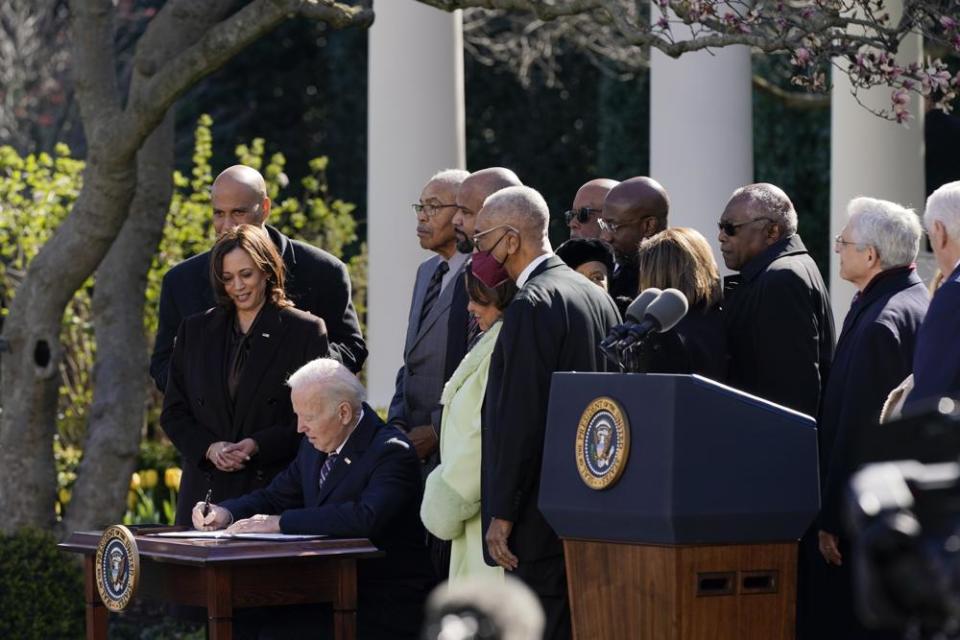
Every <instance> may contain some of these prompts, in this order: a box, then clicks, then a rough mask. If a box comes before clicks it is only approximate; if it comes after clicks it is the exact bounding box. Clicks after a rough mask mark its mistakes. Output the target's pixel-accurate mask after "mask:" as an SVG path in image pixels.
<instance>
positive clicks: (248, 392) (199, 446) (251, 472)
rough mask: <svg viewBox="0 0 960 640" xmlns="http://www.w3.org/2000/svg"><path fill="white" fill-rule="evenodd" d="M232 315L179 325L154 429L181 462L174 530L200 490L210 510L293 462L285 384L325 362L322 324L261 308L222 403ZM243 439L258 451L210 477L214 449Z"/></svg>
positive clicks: (293, 434)
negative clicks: (209, 455)
mask: <svg viewBox="0 0 960 640" xmlns="http://www.w3.org/2000/svg"><path fill="white" fill-rule="evenodd" d="M232 314H233V312H232V311H227V310H225V309H223V308H221V307H214V308H213V309H210V310H209V311H206V312H205V313H200V314H196V315H193V316H190V317H189V318H187V319H186V320H184V322H183V323H182V324H181V325H180V331H179V333H178V334H177V343H176V347H175V348H174V352H173V359H172V360H171V366H170V376H169V383H168V385H167V393H166V395H165V396H164V399H163V412H162V413H161V414H160V425H161V426H162V427H163V430H164V431H165V432H166V433H167V436H169V437H170V440H171V441H172V442H173V444H174V445H175V446H176V447H177V450H178V451H179V452H180V455H181V456H183V477H182V479H181V481H180V495H179V498H178V499H177V524H190V511H191V510H192V509H193V505H194V504H196V503H197V501H199V500H203V499H204V496H205V495H206V492H207V490H208V489H211V490H212V491H213V499H214V500H216V501H217V502H220V501H221V500H224V499H226V498H232V497H235V496H239V495H242V494H244V493H246V492H248V491H251V490H253V489H255V488H257V487H263V486H266V485H267V483H268V482H270V480H271V479H272V478H273V477H274V476H275V475H276V474H277V473H278V472H279V471H280V470H281V469H283V468H284V467H286V466H287V464H288V463H289V462H290V460H291V459H293V456H294V455H295V454H296V451H297V445H298V443H299V440H300V435H299V434H298V433H297V421H296V416H295V415H294V413H293V407H292V406H291V404H290V388H289V387H287V385H286V381H287V378H288V377H289V376H290V374H291V373H293V372H294V371H296V370H297V369H299V368H300V367H301V366H302V365H304V364H306V363H307V362H309V361H310V360H313V359H314V358H318V357H321V356H329V355H330V350H329V347H328V344H327V336H326V333H325V330H324V327H323V321H322V320H320V319H319V318H316V317H314V316H312V315H310V314H309V313H306V312H303V311H299V310H297V309H294V308H291V307H288V308H286V309H278V308H277V307H275V306H273V305H272V304H267V305H266V306H265V307H264V309H263V311H262V312H261V314H260V318H259V319H258V320H257V323H256V325H255V326H254V327H253V332H252V333H251V335H250V338H249V340H251V343H250V352H249V355H248V356H247V361H246V364H245V365H244V369H243V373H242V374H241V376H240V380H239V383H238V386H237V391H236V394H235V397H236V400H235V402H231V401H230V395H229V392H228V390H227V384H226V379H225V373H226V371H225V367H224V352H225V350H226V340H227V335H228V332H229V331H232V328H231V326H230V319H231V317H232ZM247 437H251V438H253V439H254V440H256V441H257V445H258V446H259V448H260V450H259V451H258V452H257V454H256V455H254V456H253V457H252V458H251V460H250V463H249V464H248V465H247V467H246V468H245V469H244V470H242V471H234V472H224V471H219V470H217V468H216V467H214V466H213V465H212V464H211V463H210V462H209V461H208V460H207V459H206V457H205V454H206V451H207V448H208V447H209V446H210V445H211V444H212V443H214V442H217V441H219V440H226V441H229V442H238V441H240V440H242V439H244V438H247Z"/></svg>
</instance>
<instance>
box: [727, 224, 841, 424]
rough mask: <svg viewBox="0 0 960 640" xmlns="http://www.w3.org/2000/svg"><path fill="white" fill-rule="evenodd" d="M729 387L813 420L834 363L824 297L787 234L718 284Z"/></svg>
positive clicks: (811, 267) (799, 244) (805, 256)
mask: <svg viewBox="0 0 960 640" xmlns="http://www.w3.org/2000/svg"><path fill="white" fill-rule="evenodd" d="M725 289H726V291H725V293H724V303H723V310H724V324H725V326H726V331H727V348H728V349H729V350H730V377H729V383H730V385H731V386H733V387H736V388H738V389H742V390H744V391H746V392H748V393H752V394H754V395H757V396H760V397H761V398H765V399H767V400H770V401H772V402H776V403H777V404H781V405H783V406H785V407H789V408H791V409H795V410H797V411H801V412H803V413H805V414H807V415H809V416H816V415H817V409H818V407H819V406H820V394H821V392H822V390H823V385H824V384H825V383H826V380H827V376H828V374H829V372H830V362H831V360H832V359H833V339H834V330H833V312H832V311H831V310H830V294H829V293H827V287H826V286H825V285H824V284H823V278H822V277H821V276H820V271H819V270H818V269H817V265H816V263H815V262H814V261H813V258H811V257H810V254H809V253H807V249H806V247H805V246H803V241H801V240H800V236H798V235H792V236H789V237H787V238H784V239H782V240H780V241H779V242H777V243H775V244H773V245H771V246H770V247H768V248H767V249H766V251H764V252H763V253H761V254H760V255H758V256H756V257H754V258H753V259H751V260H750V261H749V262H747V264H746V265H744V267H743V269H742V270H741V271H740V273H739V274H737V275H735V276H730V277H728V278H726V279H725Z"/></svg>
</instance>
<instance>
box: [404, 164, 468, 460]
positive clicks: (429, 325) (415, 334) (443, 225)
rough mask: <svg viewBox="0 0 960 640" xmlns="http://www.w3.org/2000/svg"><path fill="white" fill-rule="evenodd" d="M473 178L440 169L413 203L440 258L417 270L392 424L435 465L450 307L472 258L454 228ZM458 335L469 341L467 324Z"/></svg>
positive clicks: (422, 232)
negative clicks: (460, 198)
mask: <svg viewBox="0 0 960 640" xmlns="http://www.w3.org/2000/svg"><path fill="white" fill-rule="evenodd" d="M468 175H469V174H468V173H467V172H466V171H461V170H458V169H448V170H446V171H441V172H440V173H438V174H436V175H435V176H433V177H432V178H430V180H429V182H427V184H426V186H425V187H424V188H423V191H422V192H421V193H420V202H418V203H417V204H415V205H413V207H414V209H415V210H416V211H417V236H418V237H419V239H420V246H421V247H423V248H424V249H428V250H430V251H433V252H434V253H435V254H436V255H434V256H432V257H430V258H429V259H427V260H426V261H425V262H423V263H422V264H421V265H420V267H419V268H418V269H417V279H416V284H415V285H414V287H413V300H412V301H411V303H410V315H409V318H408V320H407V338H406V341H405V343H404V348H403V366H402V367H400V370H399V371H398V372H397V386H396V392H395V393H394V396H393V400H392V401H391V403H390V411H389V414H388V416H387V422H388V423H390V424H395V425H397V426H398V427H400V428H401V429H403V430H404V431H406V432H407V435H408V436H409V438H410V440H411V441H412V442H413V444H414V446H415V447H416V450H417V455H418V456H419V458H420V459H421V460H425V461H427V462H431V460H430V458H431V457H432V456H433V454H434V453H435V452H436V450H437V445H438V443H439V441H440V412H441V410H440V394H441V392H442V391H443V385H444V383H445V382H446V379H445V378H446V376H445V364H446V362H445V361H446V353H447V341H448V337H449V332H450V331H451V327H450V322H449V320H450V313H451V306H452V302H453V298H454V289H455V288H456V283H457V281H458V280H462V279H463V269H464V265H465V264H466V263H467V258H468V255H467V254H466V253H460V252H458V251H457V239H456V236H455V235H454V229H453V216H454V214H455V213H456V211H457V204H456V202H457V191H458V190H459V188H460V184H461V183H462V182H463V181H464V179H466V178H467V176H468ZM453 330H457V328H454V329H453ZM459 331H462V333H463V341H464V342H465V341H466V331H467V328H466V326H463V327H460V328H459Z"/></svg>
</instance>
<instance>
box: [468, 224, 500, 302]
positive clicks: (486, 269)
mask: <svg viewBox="0 0 960 640" xmlns="http://www.w3.org/2000/svg"><path fill="white" fill-rule="evenodd" d="M506 237H507V234H506V233H505V234H503V235H502V236H500V240H503V239H504V238H506ZM500 240H497V241H496V242H495V243H494V244H493V246H492V247H490V248H489V249H488V250H487V251H478V252H477V253H475V254H473V258H472V260H471V262H470V270H471V271H472V272H473V275H475V276H477V279H478V280H479V281H480V282H482V283H483V284H484V285H485V286H487V287H489V288H490V289H494V288H496V287H498V286H500V285H501V284H503V283H504V282H506V281H507V280H509V279H510V274H508V273H507V270H506V268H504V266H503V263H502V262H500V261H499V260H497V259H496V258H494V257H493V250H494V249H496V248H497V245H498V244H500Z"/></svg>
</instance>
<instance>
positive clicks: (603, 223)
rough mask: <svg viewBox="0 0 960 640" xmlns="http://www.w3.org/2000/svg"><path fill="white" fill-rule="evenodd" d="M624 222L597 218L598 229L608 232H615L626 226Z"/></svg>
mask: <svg viewBox="0 0 960 640" xmlns="http://www.w3.org/2000/svg"><path fill="white" fill-rule="evenodd" d="M626 224H627V223H625V222H610V221H609V220H604V219H603V218H597V226H599V227H600V231H607V232H609V233H616V232H617V229H619V228H621V227H624V226H626Z"/></svg>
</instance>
